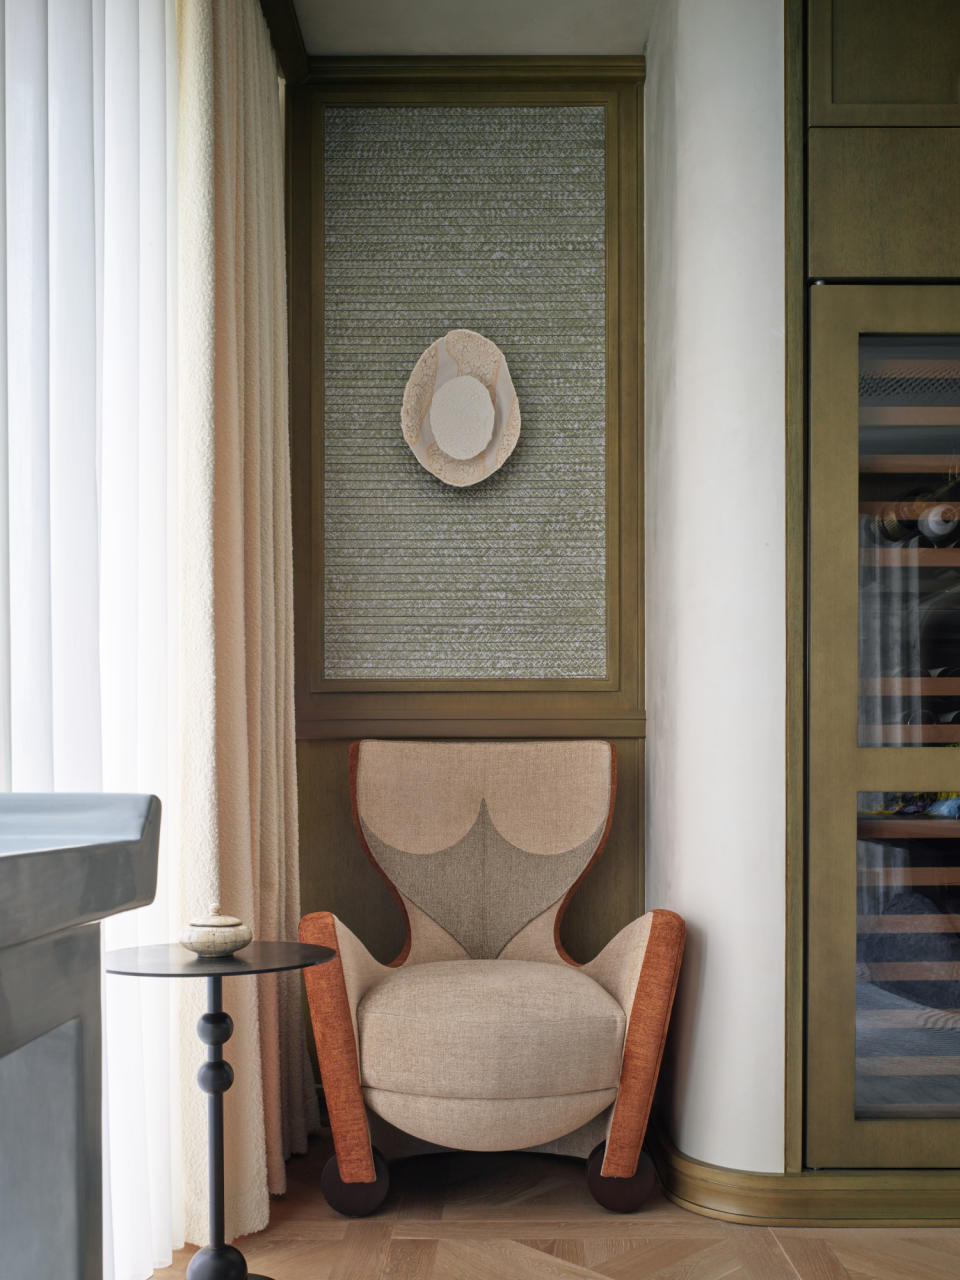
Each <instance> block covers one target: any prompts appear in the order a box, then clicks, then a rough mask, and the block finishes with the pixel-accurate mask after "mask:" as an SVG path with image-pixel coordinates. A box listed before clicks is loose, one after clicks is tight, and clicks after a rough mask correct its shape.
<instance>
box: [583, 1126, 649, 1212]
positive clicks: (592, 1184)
mask: <svg viewBox="0 0 960 1280" xmlns="http://www.w3.org/2000/svg"><path fill="white" fill-rule="evenodd" d="M606 1149H607V1144H606V1143H605V1142H601V1143H600V1145H599V1147H594V1149H593V1150H592V1151H591V1152H590V1155H589V1157H588V1159H587V1186H588V1187H589V1188H590V1194H591V1195H592V1196H593V1198H594V1200H596V1202H597V1204H598V1205H600V1206H601V1207H602V1208H604V1209H609V1210H610V1212H611V1213H635V1212H636V1211H637V1209H639V1208H640V1206H641V1205H642V1204H643V1203H644V1201H646V1200H649V1198H650V1196H651V1195H652V1194H653V1191H654V1188H655V1187H656V1185H657V1175H656V1172H655V1171H654V1167H653V1161H652V1160H651V1159H650V1157H649V1156H648V1155H647V1153H646V1152H645V1151H641V1152H640V1159H639V1160H638V1161H637V1171H636V1173H635V1174H634V1175H633V1177H632V1178H604V1177H603V1176H602V1175H601V1173H600V1170H601V1168H602V1167H603V1156H604V1152H605V1151H606Z"/></svg>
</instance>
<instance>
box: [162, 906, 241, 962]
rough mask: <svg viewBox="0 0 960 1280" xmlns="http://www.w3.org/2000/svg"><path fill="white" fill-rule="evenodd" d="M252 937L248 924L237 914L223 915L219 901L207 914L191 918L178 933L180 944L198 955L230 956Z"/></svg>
mask: <svg viewBox="0 0 960 1280" xmlns="http://www.w3.org/2000/svg"><path fill="white" fill-rule="evenodd" d="M252 938H253V933H252V931H251V929H250V926H249V925H246V924H244V923H243V921H242V920H240V919H238V917H237V916H228V915H224V914H223V912H222V911H221V909H220V904H219V902H213V903H211V904H210V911H209V914H208V915H206V916H200V917H198V918H197V919H196V920H191V921H190V923H189V924H188V925H187V926H186V928H185V929H184V930H183V933H181V935H180V944H181V946H184V947H186V948H187V950H188V951H195V952H196V953H197V955H200V956H232V955H233V953H234V952H235V951H239V950H240V948H241V947H245V946H246V945H247V943H248V942H250V941H251V939H252Z"/></svg>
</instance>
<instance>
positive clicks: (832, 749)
mask: <svg viewBox="0 0 960 1280" xmlns="http://www.w3.org/2000/svg"><path fill="white" fill-rule="evenodd" d="M810 317H811V319H810V323H811V347H810V516H809V519H810V543H809V548H810V551H809V554H810V599H809V626H810V630H809V637H810V652H809V689H810V701H809V741H810V755H809V803H810V809H809V822H808V849H809V854H808V857H809V867H808V921H807V937H808V948H809V949H808V960H807V966H808V967H807V980H808V993H807V1002H808V1023H807V1148H806V1159H807V1164H808V1165H812V1166H815V1167H820V1168H824V1167H826V1168H830V1167H833V1168H850V1167H853V1166H868V1167H876V1168H894V1169H895V1168H898V1167H901V1166H903V1165H907V1166H909V1167H915V1168H936V1167H945V1168H950V1167H953V1166H956V1165H957V1163H958V1152H960V1120H945V1119H937V1120H931V1121H926V1122H925V1121H920V1120H904V1119H884V1120H855V1119H854V1031H855V995H856V992H855V958H856V912H857V905H856V876H855V874H854V870H853V869H854V867H855V855H856V844H857V793H858V792H859V791H951V790H956V789H957V785H958V778H960V756H958V755H957V753H956V752H955V751H951V750H949V749H948V748H943V747H933V748H930V747H915V748H914V749H912V750H909V751H896V750H889V749H885V748H883V747H858V746H857V691H858V669H857V662H858V643H857V633H858V560H859V546H858V531H857V518H856V513H857V511H858V505H859V504H858V475H859V432H858V419H859V414H858V409H859V397H858V375H859V350H858V344H859V337H860V334H861V333H864V332H866V333H930V334H945V333H960V287H957V286H936V285H821V286H816V287H814V288H813V289H812V290H811V299H810ZM904 1186H906V1183H904ZM953 1212H954V1214H956V1213H957V1207H956V1204H954V1206H953ZM903 1214H904V1216H907V1217H909V1216H914V1215H913V1213H912V1211H911V1212H908V1211H907V1210H905V1209H904V1211H903Z"/></svg>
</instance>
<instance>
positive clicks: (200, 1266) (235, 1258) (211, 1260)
mask: <svg viewBox="0 0 960 1280" xmlns="http://www.w3.org/2000/svg"><path fill="white" fill-rule="evenodd" d="M187 1280H270V1277H269V1276H256V1275H254V1274H253V1273H252V1272H250V1271H248V1270H247V1263H246V1259H245V1258H244V1256H243V1254H242V1253H241V1252H240V1250H239V1249H234V1247H233V1245H231V1244H222V1245H220V1247H219V1248H217V1247H215V1246H214V1245H211V1244H208V1245H205V1246H204V1247H203V1248H202V1249H200V1250H199V1251H198V1252H197V1253H195V1254H194V1255H193V1257H192V1258H191V1259H190V1265H189V1266H188V1267H187Z"/></svg>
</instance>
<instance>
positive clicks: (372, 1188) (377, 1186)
mask: <svg viewBox="0 0 960 1280" xmlns="http://www.w3.org/2000/svg"><path fill="white" fill-rule="evenodd" d="M373 1167H374V1170H375V1171H376V1174H377V1180H376V1182H344V1181H343V1179H342V1178H341V1177H340V1170H339V1168H338V1167H337V1157H336V1156H331V1157H330V1159H329V1160H328V1161H327V1163H326V1164H325V1165H324V1166H323V1173H321V1175H320V1190H321V1191H322V1192H323V1196H324V1199H325V1200H326V1202H327V1204H328V1205H329V1206H330V1208H331V1209H336V1211H337V1213H342V1214H343V1215H344V1217H345V1218H366V1217H367V1216H368V1215H369V1214H371V1213H375V1212H376V1211H377V1209H379V1208H380V1206H381V1205H382V1204H383V1202H384V1200H385V1199H386V1196H387V1192H388V1191H389V1190H390V1171H389V1169H388V1168H387V1162H386V1160H384V1158H383V1156H382V1155H381V1154H380V1152H379V1151H378V1150H377V1148H376V1147H374V1148H373Z"/></svg>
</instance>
